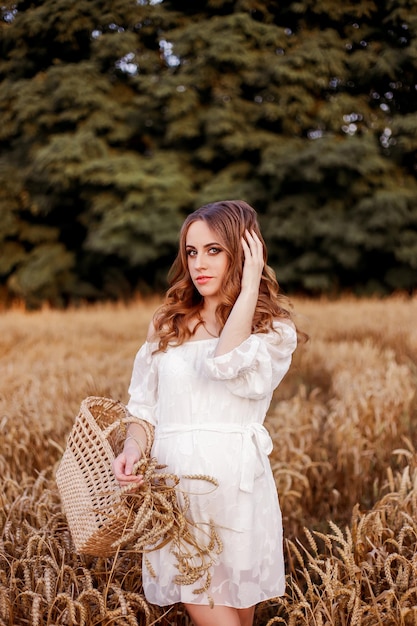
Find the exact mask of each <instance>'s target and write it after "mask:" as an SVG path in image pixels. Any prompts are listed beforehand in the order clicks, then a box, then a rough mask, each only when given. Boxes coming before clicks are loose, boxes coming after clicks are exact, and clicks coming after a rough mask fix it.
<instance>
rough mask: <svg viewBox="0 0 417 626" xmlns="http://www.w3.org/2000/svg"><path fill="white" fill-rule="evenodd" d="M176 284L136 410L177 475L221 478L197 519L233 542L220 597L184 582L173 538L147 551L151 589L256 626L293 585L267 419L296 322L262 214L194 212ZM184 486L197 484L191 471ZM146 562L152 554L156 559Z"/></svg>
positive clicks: (205, 614)
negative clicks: (258, 616) (288, 578)
mask: <svg viewBox="0 0 417 626" xmlns="http://www.w3.org/2000/svg"><path fill="white" fill-rule="evenodd" d="M170 285H171V286H170V289H169V290H168V292H167V295H166V299H165V303H164V304H163V305H162V307H161V308H160V309H159V310H158V311H157V312H156V314H155V316H154V319H153V322H152V324H151V326H150V328H149V333H148V337H147V341H146V343H145V345H144V346H142V348H141V349H140V351H139V352H138V354H137V356H136V360H135V364H134V369H133V374H132V380H131V384H130V388H129V393H130V401H129V403H128V409H129V411H130V412H131V413H132V414H133V415H135V416H137V417H139V418H141V419H143V420H146V421H148V422H150V423H151V424H153V425H154V426H155V441H154V446H153V450H152V454H153V455H154V456H156V458H157V459H158V461H159V462H160V463H163V464H166V465H167V467H168V469H167V471H170V472H172V473H175V474H177V475H178V476H184V475H187V474H205V475H208V476H212V477H214V478H215V479H217V481H218V483H219V486H218V488H217V489H215V490H214V491H212V492H210V493H207V491H206V492H205V493H203V492H202V493H200V494H199V495H198V496H197V495H196V496H194V495H193V496H192V497H191V509H190V513H191V515H192V518H193V520H194V521H195V522H196V523H206V524H209V523H210V520H213V521H214V523H215V524H216V525H217V529H218V533H219V535H220V537H221V540H222V543H223V551H222V552H221V554H220V555H219V556H218V557H217V562H216V563H215V564H214V565H213V566H212V568H211V585H210V596H211V599H212V601H213V602H214V606H212V607H211V606H210V599H209V598H208V596H207V595H206V594H202V593H198V592H196V589H197V588H198V586H199V585H198V583H196V584H194V585H187V586H186V585H177V584H175V583H174V582H173V578H174V577H175V575H176V574H178V570H177V569H176V562H175V558H174V556H173V555H172V553H171V552H170V547H169V545H168V546H164V547H163V548H161V549H160V550H157V551H155V552H150V553H149V554H148V555H147V559H149V562H150V566H148V565H147V563H146V562H145V561H144V564H143V584H144V590H145V595H146V598H147V600H148V601H149V602H151V603H153V604H158V605H159V606H166V605H170V604H174V603H177V602H183V603H184V604H185V607H186V609H187V611H188V613H189V615H190V617H191V619H192V621H193V622H194V624H195V625H196V626H211V625H213V626H226V625H227V626H251V625H252V624H253V618H254V610H255V605H256V604H257V603H258V602H261V601H263V600H267V599H269V598H273V597H276V596H279V595H282V594H283V593H284V586H285V574H284V559H283V550H282V520H281V512H280V508H279V503H278V498H277V494H276V487H275V482H274V479H273V475H272V471H271V467H270V464H269V460H268V454H269V453H270V452H271V450H272V441H271V439H270V437H269V434H268V432H267V430H266V429H265V427H264V426H263V421H264V419H265V415H266V412H267V410H268V407H269V404H270V401H271V397H272V393H273V391H274V389H275V388H276V387H277V386H278V384H279V383H280V381H281V380H282V378H283V377H284V375H285V374H286V372H287V370H288V368H289V366H290V362H291V355H292V352H293V351H294V349H295V347H296V341H297V339H296V337H297V335H296V330H295V327H294V324H293V322H292V321H291V316H290V313H289V310H288V308H285V307H287V306H288V305H287V300H286V299H285V298H284V297H283V296H281V295H280V294H279V288H278V283H277V282H276V279H275V275H274V273H273V271H272V270H271V268H269V267H268V266H267V264H266V249H265V244H264V241H263V239H262V236H261V233H260V230H259V226H258V222H257V217H256V212H255V211H254V209H253V208H252V207H250V206H249V205H248V204H246V203H245V202H242V201H224V202H215V203H213V204H208V205H206V206H203V207H201V208H200V209H198V210H197V211H195V212H194V213H192V214H191V215H189V216H188V217H187V218H186V220H185V222H184V224H183V227H182V230H181V233H180V244H179V252H178V255H177V258H176V260H175V262H174V264H173V267H172V269H171V280H170ZM143 444H144V432H143V430H142V428H141V427H140V425H137V424H133V425H131V426H129V432H128V436H127V438H126V442H125V446H124V450H123V452H122V453H121V454H120V455H119V456H118V457H117V459H116V460H115V463H114V471H115V475H116V478H117V480H118V481H119V483H120V485H122V486H127V485H140V484H141V483H142V480H143V479H142V476H135V475H133V474H132V467H133V465H134V464H135V463H136V462H137V461H138V459H139V458H140V456H141V452H140V450H141V449H143ZM182 487H184V489H187V488H188V489H190V487H189V485H187V482H186V479H184V481H183V482H182ZM149 562H148V563H149Z"/></svg>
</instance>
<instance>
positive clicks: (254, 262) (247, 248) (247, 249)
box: [241, 230, 265, 297]
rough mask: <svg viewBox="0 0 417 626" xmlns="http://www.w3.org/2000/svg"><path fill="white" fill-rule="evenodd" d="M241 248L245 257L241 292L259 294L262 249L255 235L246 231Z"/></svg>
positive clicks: (262, 258)
mask: <svg viewBox="0 0 417 626" xmlns="http://www.w3.org/2000/svg"><path fill="white" fill-rule="evenodd" d="M242 248H243V253H244V255H245V259H244V263H243V273H242V284H241V292H247V293H248V294H249V293H251V294H254V295H255V294H256V297H257V296H258V293H259V285H260V282H261V276H262V271H263V269H264V265H265V262H264V249H263V245H262V242H261V241H260V239H259V237H258V236H257V234H256V233H255V232H254V231H252V232H249V231H248V230H247V231H246V232H245V237H242Z"/></svg>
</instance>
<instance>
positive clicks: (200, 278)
mask: <svg viewBox="0 0 417 626" xmlns="http://www.w3.org/2000/svg"><path fill="white" fill-rule="evenodd" d="M211 279H212V276H197V278H196V282H197V283H198V284H199V285H205V284H206V283H208V282H209V280H211Z"/></svg>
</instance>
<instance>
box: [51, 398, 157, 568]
mask: <svg viewBox="0 0 417 626" xmlns="http://www.w3.org/2000/svg"><path fill="white" fill-rule="evenodd" d="M133 422H134V423H140V424H141V426H142V427H143V428H144V429H145V431H146V435H147V449H146V450H145V451H144V454H145V456H146V457H148V456H149V453H150V450H151V446H152V440H153V428H152V426H150V425H149V424H147V422H144V421H141V420H138V419H137V418H135V417H133V416H132V415H130V414H129V413H128V411H127V409H126V407H125V406H124V405H123V404H122V403H121V402H118V401H115V400H112V399H110V398H101V397H94V396H91V397H88V398H86V399H85V400H83V402H82V403H81V407H80V411H79V414H78V415H77V417H76V419H75V422H74V425H73V428H72V431H71V433H70V435H69V437H68V442H67V447H66V450H65V452H64V455H63V457H62V460H61V463H60V465H59V467H58V470H57V474H56V481H57V485H58V489H59V492H60V496H61V500H62V504H63V508H64V511H65V514H66V516H67V521H68V526H69V529H70V531H71V535H72V538H73V541H74V545H75V549H76V551H77V552H79V553H81V554H90V555H94V556H102V557H106V556H111V555H112V554H114V553H115V552H116V549H117V546H115V545H114V544H115V543H117V544H120V537H121V536H123V534H124V533H125V532H126V530H129V528H130V526H131V524H132V522H133V518H134V511H133V510H132V506H131V505H129V502H128V500H127V499H126V498H125V497H124V494H123V490H121V489H120V487H119V485H118V483H117V481H116V478H115V476H114V473H113V468H112V463H113V460H114V459H115V457H116V456H117V455H118V454H119V453H120V452H121V451H122V449H123V443H124V439H125V436H126V427H127V425H128V424H129V423H133Z"/></svg>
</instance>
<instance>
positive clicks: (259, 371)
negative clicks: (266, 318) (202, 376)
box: [205, 321, 297, 400]
mask: <svg viewBox="0 0 417 626" xmlns="http://www.w3.org/2000/svg"><path fill="white" fill-rule="evenodd" d="M296 347H297V334H296V332H295V330H294V328H293V327H292V326H290V325H289V324H286V323H284V322H278V321H276V322H275V323H274V329H273V330H271V331H269V332H268V333H256V334H253V335H250V337H248V339H246V340H245V341H244V342H242V343H241V344H240V346H237V347H236V348H234V349H233V350H231V351H230V352H228V353H227V354H222V355H221V356H216V357H215V356H212V357H209V358H208V359H207V361H206V364H205V370H206V375H207V376H208V377H209V378H212V379H215V380H224V381H225V382H226V385H227V387H228V389H229V390H230V391H231V392H232V393H234V394H235V395H237V396H241V397H244V398H250V399H253V400H258V399H261V398H264V397H266V396H268V395H271V394H272V392H273V391H274V389H275V388H276V387H278V385H279V383H280V382H281V380H282V379H283V378H284V376H285V374H286V373H287V371H288V369H289V367H290V364H291V358H292V353H293V352H294V350H295V348H296Z"/></svg>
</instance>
